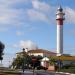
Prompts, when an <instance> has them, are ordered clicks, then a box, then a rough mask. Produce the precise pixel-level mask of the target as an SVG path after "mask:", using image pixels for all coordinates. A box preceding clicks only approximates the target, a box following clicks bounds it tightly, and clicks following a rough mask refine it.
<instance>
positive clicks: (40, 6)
mask: <svg viewBox="0 0 75 75" xmlns="http://www.w3.org/2000/svg"><path fill="white" fill-rule="evenodd" d="M32 5H33V8H34V9H38V10H41V11H44V12H49V11H50V5H48V4H47V3H45V2H40V1H37V0H34V1H32Z"/></svg>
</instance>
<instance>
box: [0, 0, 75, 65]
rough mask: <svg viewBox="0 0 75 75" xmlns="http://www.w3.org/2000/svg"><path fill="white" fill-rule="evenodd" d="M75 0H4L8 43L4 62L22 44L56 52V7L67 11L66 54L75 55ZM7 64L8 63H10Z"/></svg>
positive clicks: (0, 31)
mask: <svg viewBox="0 0 75 75" xmlns="http://www.w3.org/2000/svg"><path fill="white" fill-rule="evenodd" d="M74 3H75V1H74V0H68V1H67V0H0V40H1V41H2V42H3V43H4V44H5V50H4V53H5V55H4V60H3V63H4V64H5V62H6V64H7V63H9V60H10V61H12V60H11V58H13V56H14V55H15V53H16V52H19V51H21V49H22V47H24V45H26V46H25V47H31V46H30V44H32V46H33V47H31V48H35V47H36V46H37V47H38V48H42V49H48V50H50V51H53V52H55V51H56V20H55V19H56V10H57V8H58V6H59V4H61V5H62V7H63V9H64V12H65V22H64V26H63V27H64V31H63V32H64V53H67V54H72V55H75V4H74ZM6 64H5V65H6Z"/></svg>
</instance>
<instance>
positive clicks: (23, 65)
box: [22, 48, 25, 73]
mask: <svg viewBox="0 0 75 75" xmlns="http://www.w3.org/2000/svg"><path fill="white" fill-rule="evenodd" d="M22 50H23V65H22V69H23V73H24V52H25V49H24V48H23V49H22Z"/></svg>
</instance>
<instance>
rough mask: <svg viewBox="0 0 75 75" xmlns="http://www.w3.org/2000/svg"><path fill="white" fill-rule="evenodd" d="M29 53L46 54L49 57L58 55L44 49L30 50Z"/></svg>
mask: <svg viewBox="0 0 75 75" xmlns="http://www.w3.org/2000/svg"><path fill="white" fill-rule="evenodd" d="M28 53H45V54H49V55H56V53H54V52H51V51H48V50H44V49H36V50H29V51H28Z"/></svg>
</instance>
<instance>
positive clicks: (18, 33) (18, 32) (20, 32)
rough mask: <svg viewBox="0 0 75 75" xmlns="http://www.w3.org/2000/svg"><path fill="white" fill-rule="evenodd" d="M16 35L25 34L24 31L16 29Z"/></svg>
mask: <svg viewBox="0 0 75 75" xmlns="http://www.w3.org/2000/svg"><path fill="white" fill-rule="evenodd" d="M16 35H17V36H22V35H24V32H22V31H16Z"/></svg>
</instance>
